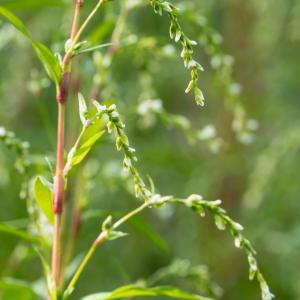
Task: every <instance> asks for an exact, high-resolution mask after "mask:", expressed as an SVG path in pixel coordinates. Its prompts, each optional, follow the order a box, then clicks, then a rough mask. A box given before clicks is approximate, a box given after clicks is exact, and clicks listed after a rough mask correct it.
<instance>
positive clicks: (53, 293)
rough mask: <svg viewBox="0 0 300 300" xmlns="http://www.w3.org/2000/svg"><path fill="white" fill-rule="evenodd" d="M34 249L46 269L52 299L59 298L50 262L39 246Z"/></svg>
mask: <svg viewBox="0 0 300 300" xmlns="http://www.w3.org/2000/svg"><path fill="white" fill-rule="evenodd" d="M33 249H34V251H35V252H36V253H37V255H38V257H39V259H40V261H41V263H42V267H43V271H44V275H45V278H46V284H47V289H48V292H49V295H50V299H51V300H57V296H56V285H55V281H54V278H53V277H52V274H51V269H50V265H49V264H48V262H47V260H46V258H45V257H44V256H43V254H42V253H41V251H40V250H39V249H38V248H37V247H34V248H33Z"/></svg>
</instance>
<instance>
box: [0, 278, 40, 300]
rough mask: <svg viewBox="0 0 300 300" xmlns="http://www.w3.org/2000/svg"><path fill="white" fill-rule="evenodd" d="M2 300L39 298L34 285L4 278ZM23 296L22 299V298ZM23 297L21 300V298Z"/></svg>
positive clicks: (0, 286) (1, 287)
mask: <svg viewBox="0 0 300 300" xmlns="http://www.w3.org/2000/svg"><path fill="white" fill-rule="evenodd" d="M0 290H1V299H2V300H14V299H21V298H22V300H34V299H37V298H38V295H37V294H36V293H35V291H34V289H33V286H32V283H30V282H26V281H23V280H19V279H14V278H8V277H4V278H2V279H1V280H0ZM21 295H22V297H21ZM20 297H21V298H20Z"/></svg>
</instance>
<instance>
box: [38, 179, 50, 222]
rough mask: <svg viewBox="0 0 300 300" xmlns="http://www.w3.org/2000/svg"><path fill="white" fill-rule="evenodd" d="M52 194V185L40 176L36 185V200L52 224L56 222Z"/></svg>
mask: <svg viewBox="0 0 300 300" xmlns="http://www.w3.org/2000/svg"><path fill="white" fill-rule="evenodd" d="M52 194H53V193H52V188H51V183H50V182H48V181H47V180H46V179H45V178H43V177H41V176H38V177H37V178H36V180H35V183H34V195H35V199H36V201H37V203H38V205H39V207H40V209H41V210H42V211H43V213H44V214H45V216H46V217H47V218H48V220H49V222H50V223H51V224H53V220H54V214H53V201H52Z"/></svg>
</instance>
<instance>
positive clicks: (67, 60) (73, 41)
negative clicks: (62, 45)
mask: <svg viewBox="0 0 300 300" xmlns="http://www.w3.org/2000/svg"><path fill="white" fill-rule="evenodd" d="M105 1H106V0H99V2H98V3H97V5H96V6H95V8H94V9H93V10H92V12H91V13H90V14H89V15H88V17H87V18H86V19H85V21H84V22H83V24H82V25H81V27H80V28H79V29H78V31H77V33H76V35H75V36H74V37H73V38H72V39H71V46H70V47H69V50H68V51H67V53H66V55H65V57H64V60H63V64H64V66H66V67H67V66H68V65H69V63H70V60H71V58H72V52H73V47H74V46H75V45H76V44H77V43H78V41H79V39H80V37H81V35H82V33H83V31H84V30H85V28H86V27H87V25H88V24H89V23H90V21H91V20H92V18H93V17H94V16H95V14H96V13H97V12H98V10H99V8H100V7H101V5H102V4H103V3H105Z"/></svg>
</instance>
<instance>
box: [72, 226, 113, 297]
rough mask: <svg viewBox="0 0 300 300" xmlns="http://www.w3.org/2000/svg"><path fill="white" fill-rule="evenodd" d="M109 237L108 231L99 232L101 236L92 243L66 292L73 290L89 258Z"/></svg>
mask: <svg viewBox="0 0 300 300" xmlns="http://www.w3.org/2000/svg"><path fill="white" fill-rule="evenodd" d="M106 238H107V232H105V231H103V232H101V233H100V234H99V236H98V237H97V239H96V240H95V241H94V243H93V244H92V246H91V248H90V249H89V251H88V253H87V254H86V255H85V257H84V258H83V260H82V262H81V264H80V266H79V267H78V269H77V270H76V272H75V274H74V276H73V278H72V279H71V281H70V283H69V285H68V287H67V289H66V293H69V292H72V290H73V288H74V286H75V284H76V282H77V281H78V279H79V277H80V275H81V273H82V271H83V270H84V268H85V267H86V265H87V263H88V262H89V260H90V259H91V257H92V256H93V254H94V252H95V251H96V249H97V248H98V247H99V246H100V245H101V244H102V243H103V242H104V241H105V239H106Z"/></svg>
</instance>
